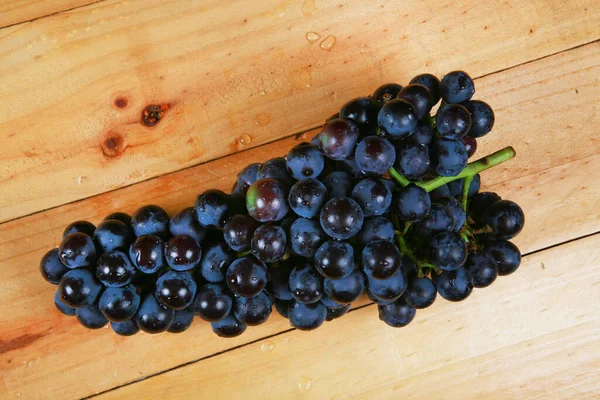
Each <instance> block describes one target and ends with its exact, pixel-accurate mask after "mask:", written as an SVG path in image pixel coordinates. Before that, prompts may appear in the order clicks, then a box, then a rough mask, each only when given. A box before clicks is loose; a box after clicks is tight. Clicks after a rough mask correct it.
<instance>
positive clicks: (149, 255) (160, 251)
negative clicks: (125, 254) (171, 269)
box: [129, 235, 165, 274]
mask: <svg viewBox="0 0 600 400" xmlns="http://www.w3.org/2000/svg"><path fill="white" fill-rule="evenodd" d="M164 248H165V244H164V243H163V241H162V239H161V238H160V237H158V236H156V235H144V236H140V237H138V238H137V239H136V240H135V242H133V243H132V244H131V247H129V258H130V259H131V261H132V263H133V265H134V267H136V268H137V269H138V270H139V271H141V272H143V273H145V274H153V273H155V272H156V271H158V270H159V269H161V268H162V267H163V266H164V265H165V258H164Z"/></svg>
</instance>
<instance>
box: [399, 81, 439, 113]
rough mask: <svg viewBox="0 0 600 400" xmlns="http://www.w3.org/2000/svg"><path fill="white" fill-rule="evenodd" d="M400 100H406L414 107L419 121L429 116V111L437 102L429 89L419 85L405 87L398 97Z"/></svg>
mask: <svg viewBox="0 0 600 400" xmlns="http://www.w3.org/2000/svg"><path fill="white" fill-rule="evenodd" d="M397 98H398V99H402V100H406V101H408V102H409V103H410V104H412V106H413V110H414V113H415V115H416V116H417V118H418V119H421V118H423V117H425V116H428V115H429V111H431V109H432V108H433V106H434V105H435V103H436V102H434V101H433V96H432V95H431V92H430V91H429V89H428V88H427V87H426V86H424V85H421V84H418V83H411V84H410V85H408V86H405V87H404V88H403V89H402V90H401V91H400V93H398V96H397Z"/></svg>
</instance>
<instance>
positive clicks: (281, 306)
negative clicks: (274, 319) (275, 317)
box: [273, 299, 290, 319]
mask: <svg viewBox="0 0 600 400" xmlns="http://www.w3.org/2000/svg"><path fill="white" fill-rule="evenodd" d="M273 305H274V306H275V310H277V313H278V314H279V315H281V316H282V317H283V318H285V319H288V317H289V315H288V309H289V306H290V301H289V300H279V299H275V300H274V301H273Z"/></svg>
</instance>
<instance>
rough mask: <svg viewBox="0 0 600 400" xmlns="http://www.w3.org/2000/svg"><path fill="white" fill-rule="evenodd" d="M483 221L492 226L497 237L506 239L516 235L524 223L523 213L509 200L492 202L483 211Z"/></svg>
mask: <svg viewBox="0 0 600 400" xmlns="http://www.w3.org/2000/svg"><path fill="white" fill-rule="evenodd" d="M484 221H485V222H486V223H487V224H489V226H490V227H491V228H492V234H493V235H494V237H496V238H497V239H503V240H508V239H512V238H514V237H515V236H517V235H518V234H519V233H520V232H521V231H522V230H523V225H525V214H523V210H522V209H521V207H519V205H518V204H516V203H515V202H512V201H510V200H498V201H495V202H493V203H492V204H491V205H490V206H489V207H488V208H487V210H486V211H485V216H484Z"/></svg>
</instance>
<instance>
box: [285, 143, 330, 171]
mask: <svg viewBox="0 0 600 400" xmlns="http://www.w3.org/2000/svg"><path fill="white" fill-rule="evenodd" d="M324 166H325V159H324V158H323V153H321V150H319V148H318V147H317V146H315V145H314V144H311V143H300V144H299V145H296V146H294V147H292V149H291V150H290V151H289V153H288V154H287V157H286V167H287V170H288V172H289V173H290V175H292V177H294V179H298V180H301V179H307V178H316V177H318V176H319V175H320V174H321V172H323V168H324Z"/></svg>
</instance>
